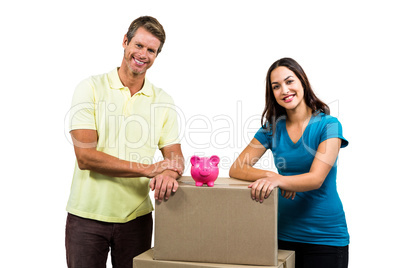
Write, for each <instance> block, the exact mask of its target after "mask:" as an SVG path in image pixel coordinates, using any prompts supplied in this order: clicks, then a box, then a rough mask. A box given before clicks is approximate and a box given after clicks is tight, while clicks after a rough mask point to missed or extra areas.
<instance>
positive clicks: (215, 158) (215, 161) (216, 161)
mask: <svg viewBox="0 0 402 268" xmlns="http://www.w3.org/2000/svg"><path fill="white" fill-rule="evenodd" d="M209 161H210V162H211V163H212V164H213V165H214V166H217V165H218V164H219V161H220V159H219V157H218V156H217V155H213V156H211V157H210V158H209Z"/></svg>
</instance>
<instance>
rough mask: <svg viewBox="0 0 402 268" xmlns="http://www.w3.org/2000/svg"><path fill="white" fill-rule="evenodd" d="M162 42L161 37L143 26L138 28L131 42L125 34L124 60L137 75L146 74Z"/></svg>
mask: <svg viewBox="0 0 402 268" xmlns="http://www.w3.org/2000/svg"><path fill="white" fill-rule="evenodd" d="M160 44H161V42H160V41H159V39H158V38H156V37H155V36H154V35H152V34H151V33H150V32H148V31H147V30H145V29H144V28H143V27H140V28H138V30H137V31H136V33H135V35H134V37H133V38H132V39H131V41H130V43H128V40H127V36H124V40H123V47H124V61H125V63H126V64H127V67H128V69H129V70H130V71H131V72H132V73H133V74H135V75H139V74H145V72H146V71H147V70H148V69H149V68H151V66H152V64H153V63H154V61H155V58H156V56H157V53H158V48H159V46H160Z"/></svg>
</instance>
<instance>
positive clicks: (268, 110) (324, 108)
mask: <svg viewBox="0 0 402 268" xmlns="http://www.w3.org/2000/svg"><path fill="white" fill-rule="evenodd" d="M279 66H283V67H286V68H288V69H289V70H291V71H292V72H293V73H294V74H295V75H296V76H297V77H298V78H299V80H300V82H301V83H302V86H303V89H304V101H305V102H306V104H307V106H308V107H310V108H311V109H312V110H313V113H318V112H323V113H325V114H329V113H330V111H329V107H328V105H326V104H325V103H324V102H322V101H321V100H320V99H319V98H318V97H317V96H316V95H315V94H314V92H313V89H312V88H311V85H310V82H309V81H308V78H307V75H306V73H305V72H304V71H303V68H302V67H301V66H300V65H299V64H298V63H297V62H296V61H295V60H294V59H292V58H282V59H279V60H277V61H275V62H274V63H273V64H272V65H271V67H270V68H269V69H268V73H267V78H266V87H265V88H266V91H265V108H264V112H263V113H262V117H261V125H262V127H263V128H267V127H269V126H268V124H275V122H276V120H277V119H279V118H280V117H283V116H285V117H286V110H285V108H283V107H282V106H280V105H279V104H278V103H277V102H276V99H275V97H274V93H273V90H272V84H271V73H272V71H273V70H275V69H276V68H277V67H279Z"/></svg>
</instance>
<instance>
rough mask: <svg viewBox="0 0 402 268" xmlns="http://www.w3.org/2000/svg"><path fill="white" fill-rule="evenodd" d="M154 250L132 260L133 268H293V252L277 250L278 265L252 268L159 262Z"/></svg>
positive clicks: (200, 263) (218, 264)
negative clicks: (155, 258)
mask: <svg viewBox="0 0 402 268" xmlns="http://www.w3.org/2000/svg"><path fill="white" fill-rule="evenodd" d="M153 255H154V250H153V249H150V250H148V251H146V252H144V253H142V254H141V255H139V256H137V257H135V258H134V260H133V268H195V267H199V268H202V267H208V268H211V267H215V268H228V267H233V268H295V253H294V251H288V250H279V251H278V265H276V266H254V265H242V264H239V265H236V264H222V263H202V262H180V261H160V260H154V259H153Z"/></svg>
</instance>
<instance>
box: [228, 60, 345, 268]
mask: <svg viewBox="0 0 402 268" xmlns="http://www.w3.org/2000/svg"><path fill="white" fill-rule="evenodd" d="M265 101H266V106H265V110H264V112H263V115H262V118H261V122H262V127H261V128H260V130H258V132H257V133H256V134H255V136H254V138H253V139H252V140H251V142H250V144H249V145H248V146H247V147H246V148H245V149H244V150H243V152H242V153H241V154H240V155H239V157H238V158H237V159H236V161H235V162H234V163H233V165H232V167H231V168H230V172H229V175H230V176H231V177H234V178H239V179H243V180H248V181H252V183H251V184H250V185H249V188H251V196H252V199H253V200H255V201H257V202H263V201H264V199H266V198H268V196H269V195H270V193H271V191H272V190H273V189H274V188H276V187H279V188H280V190H281V192H282V195H281V196H280V198H279V204H278V210H279V213H278V245H279V248H280V249H288V250H294V251H296V268H300V267H313V268H314V267H315V268H321V267H337V268H339V267H342V268H346V267H347V266H348V245H349V233H348V229H347V225H346V219H345V213H344V211H343V206H342V202H341V200H340V198H339V196H338V192H337V189H336V177H337V175H336V174H337V165H336V160H337V157H338V153H339V149H340V148H342V147H346V146H347V145H348V141H347V140H346V139H345V138H344V137H343V135H342V126H341V124H340V122H339V121H338V119H336V118H335V117H332V116H330V115H329V108H328V106H327V105H326V104H325V103H323V102H321V101H320V100H319V99H318V98H317V97H316V96H315V94H314V92H313V91H312V89H311V86H310V83H309V81H308V79H307V76H306V74H305V73H304V71H303V69H302V68H301V66H300V65H299V64H298V63H297V62H296V61H295V60H293V59H290V58H283V59H280V60H278V61H276V62H275V63H273V64H272V65H271V67H270V68H269V70H268V74H267V82H266V100H265ZM264 120H265V122H264ZM267 150H271V151H272V154H273V156H274V159H275V165H276V168H277V169H278V173H279V174H277V173H274V172H272V171H266V170H263V169H257V168H255V167H254V164H255V163H256V162H257V161H258V160H259V159H260V158H261V157H262V156H263V155H264V154H265V152H266V151H267ZM279 160H281V163H282V164H281V165H279Z"/></svg>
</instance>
